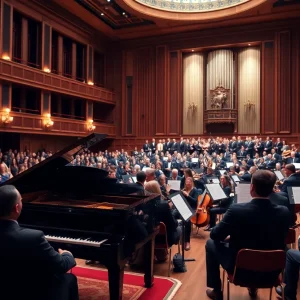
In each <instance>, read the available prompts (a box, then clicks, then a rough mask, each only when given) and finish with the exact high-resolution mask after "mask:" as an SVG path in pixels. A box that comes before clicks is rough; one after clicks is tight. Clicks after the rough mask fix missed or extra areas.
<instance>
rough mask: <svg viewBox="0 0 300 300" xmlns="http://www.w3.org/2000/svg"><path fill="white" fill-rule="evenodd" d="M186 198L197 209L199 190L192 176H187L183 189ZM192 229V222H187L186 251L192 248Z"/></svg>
mask: <svg viewBox="0 0 300 300" xmlns="http://www.w3.org/2000/svg"><path fill="white" fill-rule="evenodd" d="M181 191H182V193H183V195H184V196H185V198H186V200H187V201H188V203H189V204H190V206H191V208H192V209H194V210H195V209H196V207H197V199H198V195H199V193H198V190H197V189H196V188H195V186H194V180H193V178H192V177H186V178H185V184H184V188H183V189H182V190H181ZM191 231H192V224H191V221H188V222H186V225H185V233H184V238H185V241H184V248H185V250H186V251H188V250H190V249H191V244H190V239H191Z"/></svg>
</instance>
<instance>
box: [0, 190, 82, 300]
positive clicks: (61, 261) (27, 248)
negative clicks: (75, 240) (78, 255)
mask: <svg viewBox="0 0 300 300" xmlns="http://www.w3.org/2000/svg"><path fill="white" fill-rule="evenodd" d="M0 199H1V201H0V241H1V243H0V260H1V274H2V276H1V278H2V279H1V298H2V297H3V299H10V300H15V299H16V300H17V299H34V300H45V299H51V300H52V299H53V300H54V299H55V300H58V299H60V300H68V299H69V300H77V299H79V297H78V286H77V279H76V277H75V276H74V275H73V274H66V272H67V271H69V270H70V269H71V268H73V267H74V266H75V265H76V262H75V259H74V257H73V255H72V253H71V252H69V251H65V250H61V249H59V250H58V252H56V251H55V250H54V249H53V248H52V247H51V245H50V244H49V243H48V241H47V240H46V238H45V236H44V233H43V232H42V231H39V230H32V229H27V228H22V227H20V226H19V224H18V221H17V220H18V217H19V216H20V214H21V211H22V198H21V195H20V193H19V192H18V190H17V189H16V188H15V187H14V186H12V185H6V186H2V187H0Z"/></svg>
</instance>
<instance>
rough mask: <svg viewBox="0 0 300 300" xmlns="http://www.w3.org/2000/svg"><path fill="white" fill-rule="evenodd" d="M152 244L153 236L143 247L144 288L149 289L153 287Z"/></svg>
mask: <svg viewBox="0 0 300 300" xmlns="http://www.w3.org/2000/svg"><path fill="white" fill-rule="evenodd" d="M154 243H155V235H154V236H153V237H152V239H151V240H149V241H148V242H147V243H146V244H145V246H144V255H145V256H144V261H145V275H144V282H145V287H147V288H150V287H152V286H153V280H154V278H153V263H154Z"/></svg>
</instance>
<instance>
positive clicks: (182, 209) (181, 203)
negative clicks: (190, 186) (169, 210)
mask: <svg viewBox="0 0 300 300" xmlns="http://www.w3.org/2000/svg"><path fill="white" fill-rule="evenodd" d="M171 199H172V202H173V204H174V206H175V207H176V209H177V210H178V212H179V214H180V215H181V216H182V218H183V219H184V220H188V219H189V218H190V217H191V216H192V215H193V213H192V212H191V210H190V209H189V207H188V206H187V205H186V203H185V200H184V199H183V198H182V196H181V195H180V194H177V195H175V196H174V197H171Z"/></svg>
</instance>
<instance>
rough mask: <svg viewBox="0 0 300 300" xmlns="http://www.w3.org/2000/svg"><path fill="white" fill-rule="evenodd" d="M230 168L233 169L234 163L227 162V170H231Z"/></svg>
mask: <svg viewBox="0 0 300 300" xmlns="http://www.w3.org/2000/svg"><path fill="white" fill-rule="evenodd" d="M230 167H233V162H231V161H227V162H226V168H227V169H229V168H230Z"/></svg>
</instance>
